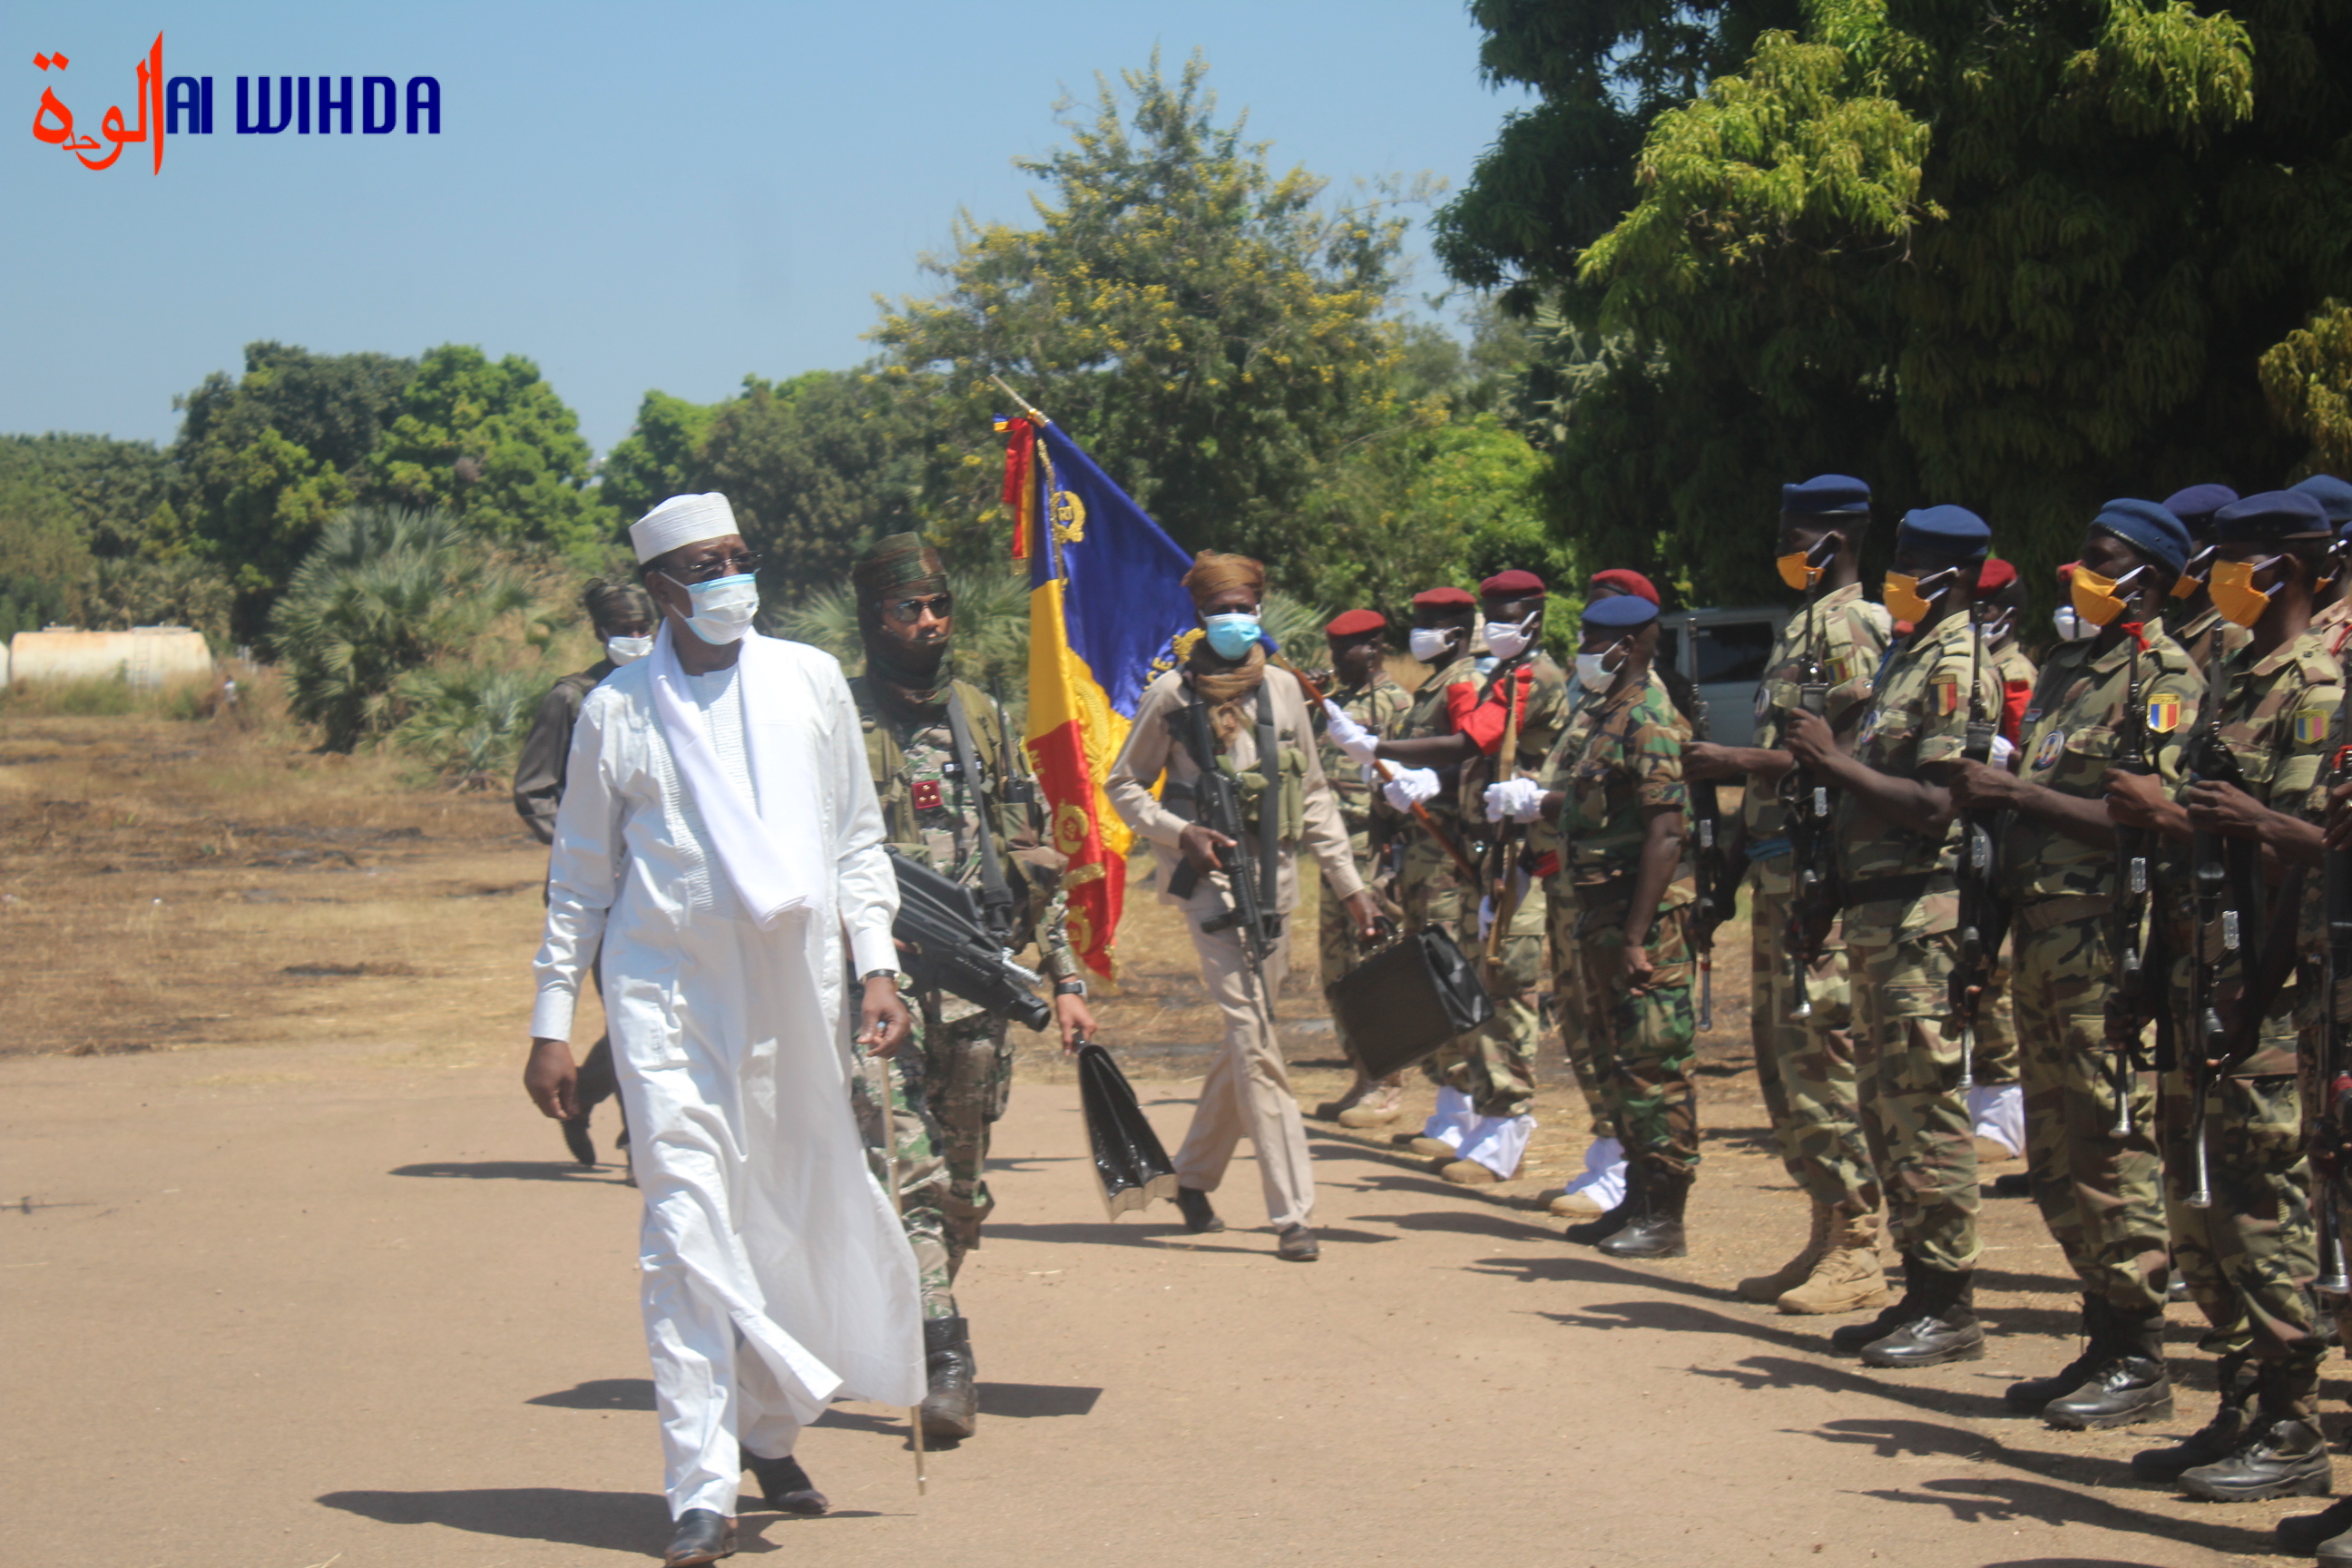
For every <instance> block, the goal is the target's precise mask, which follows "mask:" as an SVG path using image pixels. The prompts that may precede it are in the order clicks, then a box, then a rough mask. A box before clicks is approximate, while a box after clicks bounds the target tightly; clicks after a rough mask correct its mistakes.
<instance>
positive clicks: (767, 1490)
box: [741, 1449, 833, 1519]
mask: <svg viewBox="0 0 2352 1568" xmlns="http://www.w3.org/2000/svg"><path fill="white" fill-rule="evenodd" d="M741 1452H742V1456H743V1468H745V1469H747V1470H749V1471H751V1479H753V1480H755V1481H758V1482H759V1483H760V1500H761V1502H764V1503H766V1504H767V1505H768V1506H769V1507H770V1508H772V1509H774V1510H776V1511H777V1512H778V1513H797V1514H800V1515H802V1516H803V1517H804V1518H808V1519H814V1518H815V1517H816V1516H817V1515H818V1514H821V1513H823V1512H824V1510H826V1509H829V1508H831V1507H832V1506H833V1502H832V1500H831V1499H829V1498H827V1497H826V1496H825V1495H824V1493H823V1492H821V1491H819V1490H817V1489H816V1483H815V1482H814V1481H812V1480H810V1479H808V1472H807V1471H806V1470H803V1469H802V1468H801V1462H800V1461H799V1460H798V1459H795V1458H793V1457H792V1456H791V1455H790V1454H786V1455H785V1456H784V1457H783V1458H781V1459H763V1458H760V1456H759V1455H757V1454H754V1453H752V1452H751V1451H750V1450H749V1449H744V1450H741Z"/></svg>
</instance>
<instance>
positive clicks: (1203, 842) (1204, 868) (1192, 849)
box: [1176, 822, 1234, 877]
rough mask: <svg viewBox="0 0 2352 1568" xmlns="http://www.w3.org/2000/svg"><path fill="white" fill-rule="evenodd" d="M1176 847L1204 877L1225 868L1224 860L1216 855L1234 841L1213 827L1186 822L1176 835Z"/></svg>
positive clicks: (1229, 847) (1228, 847) (1229, 846)
mask: <svg viewBox="0 0 2352 1568" xmlns="http://www.w3.org/2000/svg"><path fill="white" fill-rule="evenodd" d="M1176 847H1177V848H1179V849H1181V850H1182V851H1183V852H1184V858H1185V859H1187V860H1190V861H1191V862H1192V869H1194V870H1195V871H1198V872H1200V873H1201V874H1202V876H1204V877H1205V876H1207V875H1208V874H1209V873H1210V872H1212V871H1222V870H1223V869H1224V868H1225V867H1224V862H1223V861H1222V860H1220V859H1218V858H1217V856H1218V853H1219V852H1220V851H1221V850H1226V849H1231V848H1232V847H1234V841H1233V840H1232V839H1230V838H1228V837H1225V836H1224V835H1223V834H1222V833H1220V832H1218V831H1217V830H1216V829H1215V828H1213V827H1203V826H1201V825H1200V824H1199V823H1197V822H1188V823H1186V824H1185V825H1184V831H1183V832H1181V833H1180V834H1178V835H1177V836H1176Z"/></svg>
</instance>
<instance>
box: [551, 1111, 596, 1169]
mask: <svg viewBox="0 0 2352 1568" xmlns="http://www.w3.org/2000/svg"><path fill="white" fill-rule="evenodd" d="M556 1125H557V1126H558V1127H561V1128H562V1129H563V1146H564V1147H565V1148H566V1149H569V1150H571V1151H572V1158H573V1159H575V1160H577V1161H579V1162H580V1163H582V1164H583V1165H586V1166H589V1167H591V1168H593V1167H594V1165H595V1163H596V1141H595V1140H594V1139H593V1138H591V1137H589V1136H588V1119H587V1118H586V1117H584V1116H574V1117H572V1118H571V1119H570V1120H569V1121H559V1122H557V1123H556Z"/></svg>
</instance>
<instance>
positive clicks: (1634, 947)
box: [1617, 942, 1658, 996]
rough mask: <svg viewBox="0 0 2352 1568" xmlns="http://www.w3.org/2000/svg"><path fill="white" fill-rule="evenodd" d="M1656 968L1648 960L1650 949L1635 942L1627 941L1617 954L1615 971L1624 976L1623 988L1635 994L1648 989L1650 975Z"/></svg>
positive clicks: (1655, 971)
mask: <svg viewBox="0 0 2352 1568" xmlns="http://www.w3.org/2000/svg"><path fill="white" fill-rule="evenodd" d="M1657 968H1658V966H1657V965H1656V964H1654V963H1651V962H1650V950H1649V949H1648V948H1646V947H1643V946H1642V945H1640V944H1639V943H1637V942H1627V943H1626V944H1625V945H1624V947H1623V949H1622V950H1621V951H1620V952H1619V953H1618V954H1617V973H1620V974H1622V975H1623V976H1624V977H1625V989H1626V990H1627V991H1630V992H1631V993H1633V994H1634V995H1636V996H1639V995H1641V994H1643V993H1644V992H1646V991H1648V990H1649V989H1650V977H1651V976H1652V975H1653V974H1654V973H1657Z"/></svg>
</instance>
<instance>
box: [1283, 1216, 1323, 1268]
mask: <svg viewBox="0 0 2352 1568" xmlns="http://www.w3.org/2000/svg"><path fill="white" fill-rule="evenodd" d="M1274 1255H1275V1256H1276V1258H1281V1259H1282V1260H1283V1261H1284V1262H1285V1263H1312V1262H1314V1261H1315V1260H1316V1259H1317V1258H1320V1257H1322V1256H1323V1248H1322V1247H1320V1246H1318V1245H1317V1243H1316V1240H1315V1233H1314V1232H1313V1231H1311V1230H1309V1229H1307V1227H1306V1226H1303V1225H1292V1226H1284V1227H1283V1230H1282V1236H1281V1237H1280V1238H1279V1239H1278V1241H1277V1242H1276V1246H1275V1249H1274Z"/></svg>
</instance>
